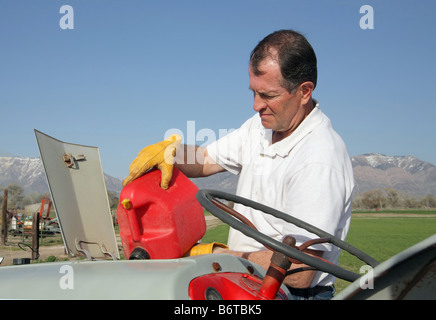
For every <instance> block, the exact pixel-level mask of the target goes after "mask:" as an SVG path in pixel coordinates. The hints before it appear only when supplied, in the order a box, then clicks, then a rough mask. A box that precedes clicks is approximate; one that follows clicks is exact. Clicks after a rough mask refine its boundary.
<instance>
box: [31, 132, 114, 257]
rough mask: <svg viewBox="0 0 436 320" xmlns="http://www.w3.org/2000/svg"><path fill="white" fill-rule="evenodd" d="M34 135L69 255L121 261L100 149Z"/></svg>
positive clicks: (40, 134)
mask: <svg viewBox="0 0 436 320" xmlns="http://www.w3.org/2000/svg"><path fill="white" fill-rule="evenodd" d="M35 135H36V140H37V142H38V147H39V152H40V154H41V159H42V162H43V164H44V169H45V174H46V177H47V181H48V185H49V189H50V193H51V197H52V200H53V205H54V209H55V211H56V215H57V217H58V219H59V225H60V228H61V232H62V236H63V239H64V243H65V247H66V249H67V252H68V253H69V254H71V255H74V256H84V255H85V256H86V254H87V253H89V254H90V256H92V257H93V258H107V257H108V256H110V255H112V256H113V257H114V258H119V251H118V247H117V242H116V238H115V232H114V227H113V223H112V218H111V212H110V207H109V200H108V196H107V190H106V183H105V180H104V175H103V171H102V168H101V161H100V153H99V150H98V148H96V147H89V146H82V145H78V144H72V143H65V142H62V141H59V140H57V139H54V138H52V137H50V136H48V135H46V134H44V133H42V132H39V131H38V130H35ZM64 155H71V156H72V158H70V160H69V161H68V160H67V161H65V159H64ZM90 243H92V244H90ZM78 248H80V249H84V250H85V251H81V250H80V249H78ZM102 248H103V250H102ZM103 251H107V252H108V253H109V255H108V254H104V253H103ZM88 258H89V256H88Z"/></svg>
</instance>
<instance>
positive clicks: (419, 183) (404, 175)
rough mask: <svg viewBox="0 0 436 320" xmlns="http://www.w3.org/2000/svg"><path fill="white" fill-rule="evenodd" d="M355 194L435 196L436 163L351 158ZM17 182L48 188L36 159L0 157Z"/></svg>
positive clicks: (224, 181) (232, 185)
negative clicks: (382, 192) (379, 192)
mask: <svg viewBox="0 0 436 320" xmlns="http://www.w3.org/2000/svg"><path fill="white" fill-rule="evenodd" d="M351 161H352V165H353V170H354V179H355V184H356V189H355V193H356V194H359V193H362V192H365V191H367V190H372V189H385V188H394V189H397V190H399V191H402V192H404V193H407V194H410V195H413V196H424V195H427V194H432V195H436V166H434V165H433V164H431V163H428V162H425V161H422V160H420V159H418V158H416V157H413V156H387V155H383V154H376V153H371V154H363V155H359V156H354V157H352V158H351ZM105 181H106V187H107V189H108V191H113V192H116V193H117V194H119V193H120V192H121V189H122V184H121V183H122V179H119V178H114V177H112V176H110V175H107V174H105ZM192 181H193V182H194V183H195V184H196V185H197V186H198V187H199V188H200V189H215V190H221V191H226V192H229V193H235V192H236V186H237V182H238V177H237V176H235V175H233V174H230V173H228V172H224V173H219V174H216V175H213V176H210V177H207V178H197V179H192ZM11 182H16V183H19V184H20V185H21V186H22V187H23V189H24V191H25V193H28V192H30V191H36V192H38V193H45V192H47V191H48V187H47V180H46V178H45V173H44V168H43V165H42V162H41V159H40V158H24V157H0V186H3V187H5V186H6V185H8V184H9V183H11Z"/></svg>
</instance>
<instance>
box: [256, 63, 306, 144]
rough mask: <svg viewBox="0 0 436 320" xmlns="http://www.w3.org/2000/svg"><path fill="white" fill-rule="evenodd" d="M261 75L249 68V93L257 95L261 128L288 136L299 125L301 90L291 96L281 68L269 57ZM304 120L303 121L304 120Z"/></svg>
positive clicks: (262, 67) (257, 108) (261, 67)
mask: <svg viewBox="0 0 436 320" xmlns="http://www.w3.org/2000/svg"><path fill="white" fill-rule="evenodd" d="M258 70H259V71H260V72H261V74H260V75H255V74H254V72H253V70H252V68H251V64H250V66H249V70H248V73H249V79H250V89H251V90H252V91H253V93H254V105H253V109H254V110H255V111H256V112H259V116H260V118H261V120H262V125H263V126H264V127H265V128H267V129H272V130H274V131H276V132H281V133H282V134H284V135H285V136H287V135H289V134H290V133H291V132H292V131H293V130H295V128H296V127H297V126H298V124H300V122H301V121H302V119H301V121H300V113H301V112H302V109H303V108H300V104H301V103H300V102H301V98H299V94H298V90H297V92H296V93H295V94H291V93H290V92H289V91H288V90H287V89H286V88H284V87H283V85H282V83H283V77H282V75H281V72H280V67H279V65H278V63H277V61H275V60H274V59H272V58H269V57H267V58H266V59H264V60H263V61H262V62H260V64H259V68H258ZM303 119H304V118H303Z"/></svg>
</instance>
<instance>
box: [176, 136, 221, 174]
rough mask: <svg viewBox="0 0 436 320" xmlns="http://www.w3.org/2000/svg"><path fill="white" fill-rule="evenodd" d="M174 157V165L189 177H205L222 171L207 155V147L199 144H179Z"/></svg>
mask: <svg viewBox="0 0 436 320" xmlns="http://www.w3.org/2000/svg"><path fill="white" fill-rule="evenodd" d="M181 149H182V150H183V152H181V151H182V150H179V151H178V153H177V154H176V158H175V161H176V163H175V166H176V167H177V169H179V170H180V171H181V172H183V173H184V174H185V175H186V176H187V177H189V178H200V177H207V176H210V175H212V174H215V173H218V172H222V171H224V168H223V167H221V166H220V165H218V164H216V163H215V162H214V161H213V160H212V158H211V157H210V156H209V155H208V153H207V149H206V148H203V147H199V146H188V145H186V144H184V145H182V146H181Z"/></svg>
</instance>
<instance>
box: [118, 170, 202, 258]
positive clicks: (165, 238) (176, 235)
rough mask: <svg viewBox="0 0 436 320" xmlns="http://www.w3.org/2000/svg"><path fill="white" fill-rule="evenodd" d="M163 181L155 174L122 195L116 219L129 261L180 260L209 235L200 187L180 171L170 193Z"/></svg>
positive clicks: (134, 183)
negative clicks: (200, 197)
mask: <svg viewBox="0 0 436 320" xmlns="http://www.w3.org/2000/svg"><path fill="white" fill-rule="evenodd" d="M160 180H161V172H160V171H159V170H152V171H150V172H148V173H147V174H145V175H143V176H142V177H140V178H138V179H136V180H134V181H132V182H131V183H129V184H128V185H127V186H126V187H124V189H123V190H122V191H121V194H120V202H119V205H118V209H117V218H118V225H119V228H120V236H121V242H122V245H123V250H124V255H125V257H126V258H127V259H175V258H180V257H182V256H183V255H184V254H185V253H186V252H187V251H188V250H189V249H190V248H191V247H192V246H193V245H194V244H195V243H196V242H197V241H198V240H200V239H201V238H202V237H203V235H204V234H205V232H206V221H205V218H204V213H203V209H202V207H201V205H200V204H199V203H198V201H197V199H196V193H197V191H198V188H197V186H196V185H195V184H194V183H193V182H192V181H190V180H189V179H188V178H187V177H186V176H185V175H184V174H183V173H181V172H180V171H179V170H178V169H177V168H174V169H173V176H172V178H171V181H170V184H169V188H168V189H167V190H163V189H162V188H161V187H160Z"/></svg>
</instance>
